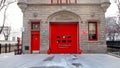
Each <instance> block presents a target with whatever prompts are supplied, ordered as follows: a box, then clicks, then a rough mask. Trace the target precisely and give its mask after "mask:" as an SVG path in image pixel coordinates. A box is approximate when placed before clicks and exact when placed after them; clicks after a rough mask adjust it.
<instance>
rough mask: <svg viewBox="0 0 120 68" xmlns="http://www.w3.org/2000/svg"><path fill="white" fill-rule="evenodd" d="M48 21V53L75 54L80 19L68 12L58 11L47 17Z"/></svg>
mask: <svg viewBox="0 0 120 68" xmlns="http://www.w3.org/2000/svg"><path fill="white" fill-rule="evenodd" d="M48 21H49V24H50V25H49V36H50V41H49V42H50V43H49V45H50V46H49V50H48V53H54V54H60V53H64V54H65V53H67V54H69V53H70V54H77V53H81V50H80V48H79V36H80V35H79V21H80V17H79V16H78V15H76V14H75V13H72V12H69V11H59V12H56V13H54V14H52V15H51V16H49V17H48Z"/></svg>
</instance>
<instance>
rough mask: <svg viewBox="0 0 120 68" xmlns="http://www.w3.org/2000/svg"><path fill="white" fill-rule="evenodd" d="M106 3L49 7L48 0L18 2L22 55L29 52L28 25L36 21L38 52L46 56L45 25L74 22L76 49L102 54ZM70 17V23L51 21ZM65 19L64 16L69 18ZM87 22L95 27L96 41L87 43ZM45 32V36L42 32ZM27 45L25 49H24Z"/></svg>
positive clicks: (84, 0)
mask: <svg viewBox="0 0 120 68" xmlns="http://www.w3.org/2000/svg"><path fill="white" fill-rule="evenodd" d="M109 4H110V3H109V1H108V0H78V1H77V4H51V0H19V3H18V5H19V7H20V8H21V10H22V12H23V14H24V20H23V25H24V26H23V27H24V29H25V31H24V33H23V53H30V49H31V47H30V46H31V22H32V21H34V22H35V21H39V22H40V32H41V33H40V53H47V51H48V49H49V22H53V21H60V22H62V21H70V22H71V21H77V22H79V46H80V49H81V50H82V51H83V53H105V52H106V42H105V38H106V37H105V24H106V23H105V15H104V13H105V11H106V9H107V7H108V6H109ZM62 14H66V15H70V16H71V18H72V16H73V20H70V19H68V20H63V19H59V20H55V19H54V18H56V17H57V15H58V17H59V15H62ZM70 16H67V17H70ZM88 21H96V22H97V24H98V40H97V41H89V40H88V34H83V33H82V32H83V31H87V32H88ZM44 31H45V32H46V33H45V34H44V33H42V32H44ZM26 46H29V48H28V50H25V47H26Z"/></svg>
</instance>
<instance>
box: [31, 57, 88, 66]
mask: <svg viewBox="0 0 120 68" xmlns="http://www.w3.org/2000/svg"><path fill="white" fill-rule="evenodd" d="M83 65H84V66H83ZM30 68H89V66H87V65H86V63H83V62H81V61H80V60H79V58H78V57H77V56H75V55H53V56H51V57H47V58H46V59H45V60H43V62H41V63H39V65H37V66H35V67H30Z"/></svg>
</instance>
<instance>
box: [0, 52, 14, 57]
mask: <svg viewBox="0 0 120 68" xmlns="http://www.w3.org/2000/svg"><path fill="white" fill-rule="evenodd" d="M10 56H14V52H10V53H1V54H0V58H6V57H10Z"/></svg>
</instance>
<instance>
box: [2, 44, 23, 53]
mask: <svg viewBox="0 0 120 68" xmlns="http://www.w3.org/2000/svg"><path fill="white" fill-rule="evenodd" d="M10 52H14V53H15V55H17V54H21V53H22V50H21V46H20V49H19V50H18V45H17V44H0V54H1V53H10Z"/></svg>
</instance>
